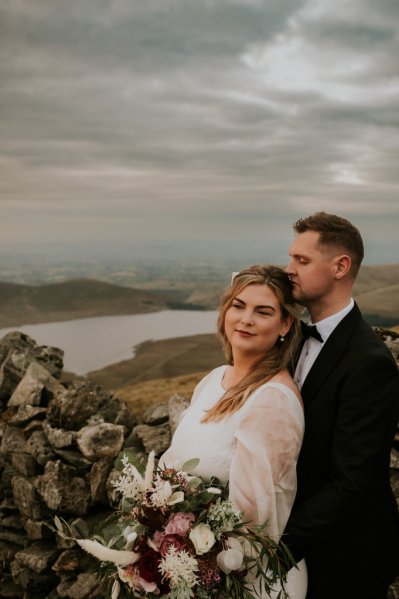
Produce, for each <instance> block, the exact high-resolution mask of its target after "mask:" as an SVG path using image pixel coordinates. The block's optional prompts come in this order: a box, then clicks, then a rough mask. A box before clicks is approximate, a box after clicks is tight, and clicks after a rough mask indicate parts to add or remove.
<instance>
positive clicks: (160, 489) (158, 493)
mask: <svg viewBox="0 0 399 599" xmlns="http://www.w3.org/2000/svg"><path fill="white" fill-rule="evenodd" d="M180 501H184V493H183V491H177V492H176V493H174V492H173V488H172V485H171V484H170V482H169V481H168V480H163V479H162V478H159V477H158V478H157V479H156V481H155V484H154V489H153V492H152V493H151V497H150V503H151V505H152V506H153V507H165V506H166V505H174V504H175V503H180Z"/></svg>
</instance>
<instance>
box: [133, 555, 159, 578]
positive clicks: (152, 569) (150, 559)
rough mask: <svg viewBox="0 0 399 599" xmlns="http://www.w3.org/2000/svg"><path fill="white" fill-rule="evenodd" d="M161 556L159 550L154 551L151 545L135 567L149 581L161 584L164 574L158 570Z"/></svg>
mask: <svg viewBox="0 0 399 599" xmlns="http://www.w3.org/2000/svg"><path fill="white" fill-rule="evenodd" d="M160 561H161V556H160V555H159V553H158V552H157V551H154V550H153V549H151V548H150V547H148V549H146V550H145V551H144V552H143V553H142V554H141V557H140V559H139V560H138V561H137V562H136V563H135V564H134V566H135V568H137V569H138V571H139V572H140V576H141V577H142V578H144V580H146V581H147V582H155V583H156V584H157V585H159V584H160V583H161V582H162V576H161V573H160V571H159V570H158V565H159V562H160Z"/></svg>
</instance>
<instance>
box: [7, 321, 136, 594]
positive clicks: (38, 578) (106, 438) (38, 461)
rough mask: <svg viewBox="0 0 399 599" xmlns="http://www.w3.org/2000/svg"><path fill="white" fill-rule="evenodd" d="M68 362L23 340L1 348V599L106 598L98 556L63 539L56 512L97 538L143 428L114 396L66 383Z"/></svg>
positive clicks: (17, 336) (18, 337) (10, 338)
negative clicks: (112, 482)
mask: <svg viewBox="0 0 399 599" xmlns="http://www.w3.org/2000/svg"><path fill="white" fill-rule="evenodd" d="M62 360H63V352H62V351H61V350H59V349H57V348H52V347H39V346H38V345H37V344H36V343H35V342H34V341H33V340H32V339H30V338H29V337H28V336H27V335H23V334H21V333H16V332H15V333H10V334H9V335H7V336H6V337H4V338H3V339H2V340H1V341H0V597H15V598H16V597H18V598H21V599H36V598H37V599H39V598H40V599H45V598H49V599H50V598H51V599H56V598H58V597H60V598H61V597H66V598H68V597H70V598H76V599H83V598H86V597H87V598H91V599H94V598H100V597H104V587H103V586H102V584H101V582H100V581H99V580H98V577H97V576H96V574H95V573H94V572H93V568H92V566H93V562H92V559H91V558H90V557H89V556H88V555H87V554H86V553H84V552H82V551H81V550H80V549H79V548H78V547H77V546H76V545H75V543H70V542H66V541H63V540H62V539H61V538H60V537H58V535H57V534H56V533H55V530H54V515H55V514H57V515H60V516H62V517H63V518H65V520H67V521H68V522H69V524H70V525H71V526H72V527H73V529H74V531H75V534H77V535H78V536H79V535H80V536H87V535H89V534H90V531H91V528H92V526H91V523H92V522H93V521H94V520H95V519H96V518H97V519H98V518H102V517H104V516H105V513H106V512H107V511H108V512H109V510H110V501H111V500H110V497H109V496H108V494H107V481H108V478H109V476H110V473H111V471H112V469H113V463H114V460H115V458H116V457H117V455H118V453H119V452H120V450H121V449H122V448H123V447H125V446H126V444H129V443H128V440H130V442H131V443H132V442H133V441H134V439H136V443H138V440H137V438H135V435H134V434H132V430H133V428H134V425H135V424H136V423H135V422H134V421H133V417H132V414H131V412H130V411H129V409H128V408H127V406H126V404H125V403H124V402H122V401H121V400H119V399H117V398H115V397H114V396H113V395H112V394H111V393H109V392H105V391H103V390H101V389H100V388H99V387H97V386H95V385H93V384H90V383H87V382H83V383H82V382H71V383H62V384H61V382H60V377H61V372H62V367H63V361H62ZM139 449H140V451H142V452H144V448H143V447H142V446H139ZM111 491H112V489H111ZM110 496H111V497H112V494H110ZM71 545H73V546H71ZM96 565H97V564H96Z"/></svg>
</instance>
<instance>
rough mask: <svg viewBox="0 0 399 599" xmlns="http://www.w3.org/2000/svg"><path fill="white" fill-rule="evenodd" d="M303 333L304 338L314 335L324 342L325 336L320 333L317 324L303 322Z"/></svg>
mask: <svg viewBox="0 0 399 599" xmlns="http://www.w3.org/2000/svg"><path fill="white" fill-rule="evenodd" d="M302 335H303V338H304V339H309V337H314V338H315V339H317V341H320V343H323V341H324V340H323V337H322V336H321V335H320V333H319V331H318V330H317V327H316V325H315V324H312V325H309V324H305V323H304V322H303V323H302Z"/></svg>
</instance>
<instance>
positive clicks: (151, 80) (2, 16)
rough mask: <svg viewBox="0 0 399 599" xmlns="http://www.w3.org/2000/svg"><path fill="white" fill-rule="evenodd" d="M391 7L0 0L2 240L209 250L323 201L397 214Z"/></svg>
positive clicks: (348, 210) (261, 1)
mask: <svg viewBox="0 0 399 599" xmlns="http://www.w3.org/2000/svg"><path fill="white" fill-rule="evenodd" d="M398 16H399V15H398V4H397V2H396V1H394V0H382V1H381V2H379V3H378V5H376V4H375V3H374V2H372V1H371V0H361V1H360V0H353V1H352V2H351V3H348V2H345V1H344V0H337V2H336V3H334V5H330V4H328V3H326V2H322V1H321V0H303V1H302V2H298V1H294V0H279V1H277V0H274V1H270V0H268V1H266V0H251V1H249V0H205V1H204V2H201V3H200V2H197V1H194V0H163V1H162V2H159V0H146V2H139V1H138V0H111V1H110V2H107V3H104V2H101V1H100V0H95V1H92V2H90V3H85V2H79V1H78V0H69V2H66V3H57V4H55V3H53V2H52V1H50V0H41V2H36V3H32V2H29V1H28V0H13V2H7V3H3V4H2V5H1V7H0V46H1V48H0V51H1V52H2V57H3V61H2V63H1V65H0V76H1V79H2V83H3V91H2V108H1V121H0V135H1V139H2V148H1V149H0V169H1V171H2V176H1V178H0V211H1V215H3V214H4V215H5V216H4V218H3V217H2V219H1V220H0V222H1V223H2V224H0V240H1V241H0V243H2V244H3V246H4V245H5V244H9V245H11V244H13V243H18V239H19V236H21V235H22V238H23V239H24V241H25V242H29V240H31V241H32V243H40V242H46V241H47V242H48V243H53V244H54V243H55V242H56V241H57V240H62V241H65V242H67V241H68V239H69V238H71V237H73V240H74V243H76V244H79V243H80V242H81V243H83V242H84V243H86V244H87V243H90V240H93V243H94V242H95V243H97V242H98V241H100V240H101V239H104V240H106V241H107V242H108V241H109V242H112V241H113V240H115V242H118V243H119V242H120V243H124V242H125V243H128V242H129V241H130V240H131V238H132V237H134V238H136V239H140V240H141V241H142V243H144V242H147V243H148V244H154V243H155V242H156V241H157V242H161V241H162V239H165V240H175V241H176V243H178V242H179V240H180V241H181V243H183V241H182V240H184V243H187V240H190V239H195V238H198V239H199V238H200V235H202V236H203V239H204V251H205V250H206V240H207V238H209V239H211V238H212V239H215V238H217V236H218V235H219V236H220V237H221V238H223V239H226V240H228V239H229V238H231V244H232V245H234V238H236V239H238V238H239V239H244V238H245V236H248V235H250V236H252V237H254V236H255V237H256V239H255V241H254V243H259V244H261V243H262V242H263V238H264V234H265V233H264V231H265V226H266V227H268V228H273V226H274V227H277V229H278V230H279V231H280V235H282V233H281V231H282V230H283V229H284V231H285V230H287V227H288V230H289V231H290V223H291V222H293V221H294V220H295V219H296V218H297V217H299V216H300V215H301V213H302V214H303V213H307V212H309V211H313V210H317V209H322V208H324V209H327V210H329V211H336V212H342V213H343V214H345V215H347V216H349V217H353V218H356V219H361V220H362V223H363V224H364V226H366V225H367V223H368V222H369V221H368V220H367V219H370V222H371V220H372V219H373V218H375V217H376V215H378V216H380V215H385V216H386V219H389V221H390V222H391V223H392V222H393V221H394V222H398V216H399V205H398V202H397V192H398V174H397V164H396V155H397V152H398V146H399V139H398V133H397V131H398V111H397V105H398V98H399V77H398V68H397V64H396V63H397V60H396V56H397V55H398V50H399V48H398V44H399V41H398V40H399V35H398V26H397V23H398V22H399V20H398ZM27 216H28V217H29V219H31V220H30V222H28V223H27V222H26V220H25V221H23V219H24V218H25V219H26V217H27ZM273 223H275V224H274V225H273ZM199 227H200V229H199ZM370 231H371V233H370V234H372V229H370ZM55 232H56V233H55ZM71 232H72V233H71ZM270 234H271V233H270ZM285 235H286V233H284V236H285ZM272 236H273V237H274V236H275V229H274V228H273V235H272ZM179 243H180V242H179ZM226 251H227V249H226Z"/></svg>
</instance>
